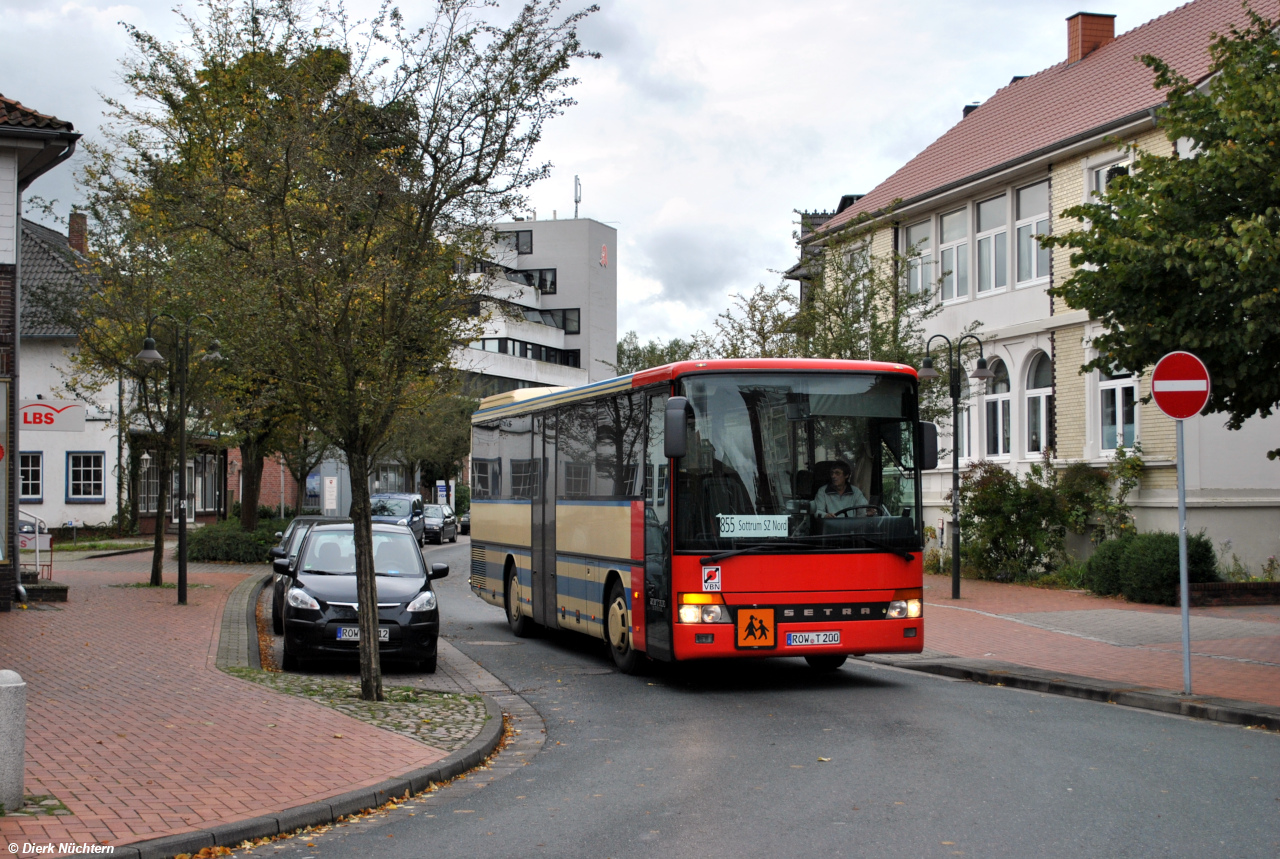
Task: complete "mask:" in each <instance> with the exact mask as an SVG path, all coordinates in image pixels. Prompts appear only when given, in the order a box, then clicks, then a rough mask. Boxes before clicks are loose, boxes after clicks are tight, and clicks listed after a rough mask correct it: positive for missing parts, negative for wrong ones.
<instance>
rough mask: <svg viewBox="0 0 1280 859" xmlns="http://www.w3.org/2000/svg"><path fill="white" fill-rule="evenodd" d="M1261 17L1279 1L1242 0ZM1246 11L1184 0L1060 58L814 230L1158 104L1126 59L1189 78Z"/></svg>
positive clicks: (1219, 0)
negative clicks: (1071, 57) (1070, 58)
mask: <svg viewBox="0 0 1280 859" xmlns="http://www.w3.org/2000/svg"><path fill="white" fill-rule="evenodd" d="M1251 5H1252V7H1253V9H1254V10H1255V11H1256V12H1258V14H1260V15H1262V16H1263V17H1266V18H1269V19H1272V20H1274V19H1276V18H1277V17H1280V0H1252V4H1251ZM1233 24H1234V25H1236V26H1240V27H1243V26H1245V25H1247V24H1248V17H1247V15H1246V13H1245V11H1244V8H1243V6H1242V3H1241V0H1193V2H1190V3H1187V4H1186V5H1185V6H1180V7H1178V8H1177V9H1174V10H1173V11H1171V12H1169V13H1167V14H1165V15H1162V16H1160V17H1159V18H1156V19H1154V20H1152V21H1148V22H1147V23H1146V24H1143V25H1142V26H1140V27H1137V28H1135V29H1133V30H1130V31H1129V32H1127V33H1125V34H1123V35H1121V36H1119V37H1117V38H1116V40H1115V41H1114V42H1111V43H1109V44H1107V45H1104V46H1103V47H1101V48H1099V49H1098V50H1096V51H1094V52H1093V53H1091V54H1089V55H1088V56H1087V57H1085V58H1084V59H1083V60H1080V61H1079V62H1077V63H1074V64H1072V65H1068V64H1067V63H1066V61H1065V60H1064V61H1063V62H1061V63H1058V64H1057V65H1056V66H1050V67H1049V68H1047V69H1045V70H1044V71H1042V72H1040V73H1039V74H1036V75H1032V76H1030V77H1027V78H1023V79H1022V80H1018V81H1015V82H1013V83H1011V84H1009V85H1008V86H1006V87H1003V88H1001V89H1000V90H998V91H997V92H996V93H995V95H993V96H991V98H989V99H988V100H987V101H986V102H984V103H983V104H982V105H981V106H980V107H979V108H978V109H977V110H975V111H973V112H972V113H970V114H969V115H968V116H966V117H964V118H963V119H962V120H960V122H959V123H957V124H956V125H955V126H954V127H952V129H951V130H950V131H948V132H947V133H946V134H944V135H942V136H941V137H939V138H938V139H937V140H935V141H934V142H933V143H931V144H930V145H929V146H928V148H926V149H925V150H924V151H923V152H921V153H920V154H919V155H917V156H916V157H915V158H913V159H911V160H910V161H908V162H907V163H906V164H904V165H903V166H902V167H901V168H900V169H899V170H898V171H897V172H896V173H894V174H893V175H892V176H890V177H889V178H888V179H886V180H885V181H884V182H882V183H880V184H879V185H878V186H876V188H874V189H873V190H872V191H871V192H870V193H869V194H867V195H866V196H865V197H863V198H862V199H860V200H858V201H857V203H855V204H854V205H852V206H850V207H849V208H848V209H846V210H844V211H843V212H841V213H840V214H839V215H836V216H835V217H834V218H832V219H831V220H829V221H827V222H826V223H825V224H824V225H823V226H822V228H821V229H820V230H819V231H818V232H820V233H821V232H827V231H830V230H832V229H835V228H838V227H839V226H840V225H841V224H845V223H847V222H849V221H850V220H852V219H854V218H856V217H857V216H859V215H862V214H864V213H867V212H876V211H880V210H882V209H884V208H885V207H886V206H888V205H890V204H891V203H893V201H894V200H897V199H902V200H910V199H912V198H915V197H920V196H922V195H926V194H928V193H929V192H931V191H934V190H937V189H941V188H944V187H946V186H948V185H952V184H954V183H958V182H961V181H963V180H965V179H967V178H970V177H975V176H977V175H978V174H981V173H983V172H985V171H988V170H992V169H995V168H998V167H1001V166H1003V165H1011V164H1014V163H1016V162H1017V161H1018V160H1020V159H1022V158H1026V157H1027V156H1029V155H1031V154H1032V153H1035V152H1039V151H1042V150H1044V149H1047V148H1050V147H1052V146H1053V145H1054V144H1057V143H1060V142H1063V141H1066V140H1069V139H1070V138H1072V137H1075V136H1077V135H1080V134H1084V133H1086V132H1089V131H1091V130H1094V129H1100V128H1103V127H1105V126H1106V125H1107V124H1108V123H1111V122H1114V121H1116V120H1120V119H1123V118H1125V117H1128V116H1132V115H1134V114H1137V113H1140V112H1141V111H1144V110H1147V109H1149V108H1152V107H1156V106H1158V105H1160V104H1161V103H1163V101H1164V96H1163V95H1162V94H1161V93H1160V92H1159V91H1157V90H1155V89H1154V88H1153V87H1152V82H1153V80H1154V75H1153V74H1152V72H1151V70H1150V69H1148V68H1147V67H1146V66H1144V65H1143V64H1142V63H1140V62H1139V61H1138V60H1137V59H1136V58H1137V57H1141V56H1143V55H1144V54H1153V55H1155V56H1158V57H1160V58H1161V59H1163V60H1165V61H1166V62H1168V63H1169V64H1170V65H1171V66H1172V67H1173V68H1174V69H1176V70H1177V71H1179V72H1181V73H1182V74H1183V75H1185V76H1186V77H1187V78H1189V79H1191V80H1193V81H1200V80H1201V79H1203V78H1204V77H1206V76H1207V75H1208V72H1209V64H1210V58H1209V52H1208V47H1209V43H1210V40H1211V39H1212V36H1213V34H1214V33H1225V32H1227V31H1228V30H1229V29H1230V27H1231V25H1233Z"/></svg>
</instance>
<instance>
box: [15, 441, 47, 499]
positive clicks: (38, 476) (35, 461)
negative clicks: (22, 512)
mask: <svg viewBox="0 0 1280 859" xmlns="http://www.w3.org/2000/svg"><path fill="white" fill-rule="evenodd" d="M18 481H19V489H18V493H19V496H20V497H21V500H23V501H26V502H27V503H29V504H39V503H40V502H41V501H43V500H44V454H43V453H23V454H19V456H18Z"/></svg>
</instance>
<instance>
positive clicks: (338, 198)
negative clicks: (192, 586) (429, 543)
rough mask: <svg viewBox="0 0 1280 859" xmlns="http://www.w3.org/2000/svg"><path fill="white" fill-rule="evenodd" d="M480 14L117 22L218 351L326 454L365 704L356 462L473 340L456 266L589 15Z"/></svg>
mask: <svg viewBox="0 0 1280 859" xmlns="http://www.w3.org/2000/svg"><path fill="white" fill-rule="evenodd" d="M489 5H490V4H481V3H476V4H472V3H470V2H467V0H438V2H437V5H436V8H435V16H434V18H433V19H432V20H431V22H429V23H428V24H427V25H426V26H425V27H424V28H422V29H420V30H414V29H411V28H409V27H408V26H407V25H406V24H405V23H404V21H403V20H402V19H401V17H400V15H399V14H398V12H396V11H394V10H387V9H386V8H385V7H384V9H383V12H382V13H381V14H379V15H378V16H377V17H376V18H375V19H374V20H373V21H372V22H371V23H370V24H369V25H368V26H367V27H365V28H364V29H357V28H354V27H352V26H350V25H349V24H348V22H347V21H346V19H345V17H343V15H342V14H341V11H340V10H339V11H338V12H334V11H332V10H330V9H328V8H327V7H323V6H322V7H320V9H319V10H318V11H316V12H314V13H311V12H304V11H303V8H302V6H301V4H300V3H296V2H293V0H275V2H263V3H261V4H260V5H259V6H258V7H257V8H256V9H255V8H254V7H253V6H251V5H248V4H244V3H237V2H234V0H205V3H204V6H203V8H204V9H205V13H206V15H205V20H202V21H197V20H195V19H194V18H188V19H186V20H187V23H188V26H189V28H190V31H191V35H190V38H189V39H188V40H187V41H186V42H185V43H183V44H177V45H166V44H163V43H161V42H159V41H158V40H156V39H154V38H152V37H150V36H148V35H146V34H144V33H141V32H139V31H136V30H131V31H130V34H131V36H132V38H133V44H134V47H135V49H136V51H137V54H138V56H137V58H136V60H135V61H134V62H133V63H132V65H131V67H130V69H129V71H128V74H127V77H126V80H127V82H128V83H129V84H130V86H131V88H132V90H133V92H132V95H133V96H134V101H133V102H132V103H130V104H124V103H120V102H117V103H115V104H114V115H115V116H116V118H117V120H118V121H121V122H126V123H129V124H130V125H131V126H132V130H131V132H130V136H129V137H127V138H126V139H124V140H123V141H121V142H122V143H123V144H124V145H125V146H126V148H127V149H128V150H129V151H130V152H131V153H132V155H133V159H134V161H135V163H137V164H138V165H139V171H140V174H141V175H142V176H143V177H144V178H145V181H146V182H147V183H148V185H149V187H150V188H151V189H152V190H153V192H154V195H155V198H156V206H157V208H158V209H159V210H160V211H162V212H164V213H165V217H166V218H167V219H168V221H169V223H171V224H172V229H173V230H174V231H175V232H178V233H182V234H191V235H195V236H198V237H199V238H198V239H194V240H193V241H199V242H200V243H201V244H202V245H205V246H208V247H212V248H216V249H217V251H218V255H219V259H220V260H224V261H225V262H223V263H222V266H223V267H224V268H227V267H229V268H233V269H234V270H235V271H236V272H237V280H236V281H235V282H234V289H233V290H227V289H226V288H225V287H224V288H223V289H222V290H221V291H220V293H219V295H220V298H221V300H222V302H223V306H222V308H221V310H222V314H223V318H224V319H227V320H231V319H234V321H235V322H234V325H232V324H230V322H229V321H228V324H227V326H226V329H227V331H228V339H229V340H231V342H230V343H229V344H228V345H229V351H231V352H233V353H234V354H236V355H237V356H238V359H239V360H240V361H241V362H242V363H247V364H251V365H252V366H254V367H256V368H260V369H261V370H262V372H264V373H265V374H267V375H269V376H271V377H273V378H278V379H280V380H281V381H282V382H283V383H284V384H285V386H286V387H287V388H288V390H289V392H290V395H291V397H292V398H293V399H294V400H295V401H296V402H299V403H305V404H306V406H307V407H306V410H305V411H306V414H308V415H310V416H311V420H312V421H314V425H315V427H316V429H318V430H319V431H320V432H321V433H322V434H323V435H324V437H325V438H327V439H328V440H329V441H330V442H332V443H333V444H334V446H335V447H337V448H338V449H340V450H341V451H342V453H343V456H344V458H345V461H346V463H347V466H348V469H349V471H350V476H351V487H352V504H351V518H352V521H353V523H354V531H355V547H356V578H357V592H358V599H359V612H358V614H359V624H360V629H361V640H360V667H361V695H362V697H364V698H365V699H370V700H381V699H382V697H383V694H382V676H381V667H380V664H379V661H378V646H377V628H378V620H377V607H376V606H377V596H376V593H377V590H376V580H375V578H374V574H373V550H372V527H371V520H370V501H369V480H370V476H371V470H372V467H373V465H374V463H375V462H376V460H377V458H378V457H379V456H380V455H382V454H384V453H386V452H388V451H389V450H390V448H389V443H390V441H391V438H392V430H393V428H394V426H395V424H396V422H397V420H398V419H399V418H400V417H401V416H402V414H404V413H405V412H406V411H408V412H413V411H420V410H422V409H423V408H424V407H425V405H426V404H425V403H424V402H423V399H422V398H423V396H425V395H427V394H428V393H429V392H431V391H432V390H433V386H431V385H430V384H428V383H427V380H429V378H430V377H431V375H432V374H433V373H436V372H438V371H440V370H442V369H444V368H447V367H448V366H449V364H450V361H451V359H452V355H453V352H454V350H455V348H456V347H458V346H459V345H460V344H461V343H464V342H466V341H468V340H470V339H473V338H474V337H475V336H477V333H478V332H477V331H476V327H477V326H476V320H475V318H474V317H472V316H471V315H470V312H471V309H472V307H473V305H474V300H475V293H476V284H475V283H473V282H472V280H471V279H470V278H469V276H468V275H466V274H465V273H463V271H462V269H463V267H462V266H458V265H457V261H458V260H459V259H468V258H472V257H475V256H478V255H479V253H480V248H481V247H482V244H483V227H484V226H485V225H486V224H489V223H492V222H493V221H495V220H497V218H498V217H499V216H500V215H502V214H505V213H508V212H510V211H512V210H514V209H517V208H518V207H519V206H521V205H523V201H524V194H525V192H526V191H527V189H528V188H529V187H530V186H531V185H532V184H533V183H534V182H536V181H537V180H538V179H541V178H543V177H544V176H546V175H547V172H548V167H547V165H543V164H538V163H536V162H534V161H533V157H532V155H533V150H534V147H535V146H536V144H537V143H538V141H539V139H540V137H541V133H542V129H543V126H544V124H545V123H546V122H547V121H548V120H549V119H550V118H552V117H553V116H555V115H557V114H558V113H560V112H561V111H562V110H563V109H565V108H566V107H567V106H568V105H569V104H571V103H572V101H571V99H569V98H568V97H567V95H566V90H567V88H568V87H570V86H571V85H572V84H573V83H575V82H576V81H575V79H573V78H572V77H569V76H568V75H567V70H568V67H569V64H570V62H571V61H572V60H574V59H576V58H580V57H584V56H587V54H586V53H585V52H584V51H583V50H582V49H581V47H580V44H579V41H578V36H577V25H578V24H579V22H580V21H581V20H582V19H583V18H584V16H585V15H587V14H588V13H589V12H590V11H593V10H594V7H592V8H590V9H587V10H585V11H583V12H579V13H575V14H570V15H567V16H565V17H563V18H559V17H558V15H559V12H558V9H559V3H558V2H557V0H528V2H526V3H525V4H524V6H523V7H522V8H521V9H520V10H519V12H518V14H517V15H516V17H515V19H514V20H513V21H512V22H511V23H510V24H509V25H507V26H505V27H499V26H495V25H491V24H489V23H487V22H485V21H483V20H481V19H480V18H479V14H480V12H481V11H482V10H483V9H484V8H487V7H489ZM134 104H137V105H140V106H136V107H135V106H134ZM233 336H234V339H232V337H233Z"/></svg>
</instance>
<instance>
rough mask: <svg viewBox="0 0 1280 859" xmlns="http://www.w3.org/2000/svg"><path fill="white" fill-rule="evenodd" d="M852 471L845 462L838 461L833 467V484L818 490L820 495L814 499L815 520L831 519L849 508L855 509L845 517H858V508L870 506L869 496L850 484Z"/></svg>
mask: <svg viewBox="0 0 1280 859" xmlns="http://www.w3.org/2000/svg"><path fill="white" fill-rule="evenodd" d="M851 472H852V469H850V468H849V463H847V462H844V461H843V460H840V461H837V462H836V463H835V465H833V466H831V482H830V483H828V484H827V485H826V486H824V487H822V488H821V489H819V490H818V494H817V495H816V496H814V499H813V515H814V518H815V519H831V518H834V517H835V515H836V514H837V513H840V511H842V510H846V509H848V508H854V509H852V510H849V512H848V513H845V514H844V515H845V516H857V515H859V511H858V510H857V508H859V507H866V506H868V502H867V496H865V495H863V494H862V490H861V489H859V488H858V487H856V486H854V485H853V484H851V483H850V482H849V475H850V473H851Z"/></svg>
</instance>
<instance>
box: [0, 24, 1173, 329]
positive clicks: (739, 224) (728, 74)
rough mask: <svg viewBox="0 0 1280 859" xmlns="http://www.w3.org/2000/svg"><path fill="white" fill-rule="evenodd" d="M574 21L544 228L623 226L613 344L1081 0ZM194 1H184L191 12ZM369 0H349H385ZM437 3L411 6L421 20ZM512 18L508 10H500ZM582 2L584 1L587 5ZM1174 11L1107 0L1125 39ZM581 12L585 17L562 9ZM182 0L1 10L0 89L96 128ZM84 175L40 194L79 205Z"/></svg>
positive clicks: (908, 149) (763, 274)
mask: <svg viewBox="0 0 1280 859" xmlns="http://www.w3.org/2000/svg"><path fill="white" fill-rule="evenodd" d="M598 2H599V5H600V7H601V10H600V11H599V12H598V13H596V14H595V15H593V16H591V18H590V19H589V21H588V22H587V23H586V24H585V25H584V26H583V27H582V29H581V34H582V38H583V42H584V45H585V46H586V47H587V48H589V49H591V50H597V51H600V52H601V53H602V54H603V58H602V59H600V60H594V61H584V62H583V63H581V64H580V66H579V68H578V69H577V73H578V75H579V76H580V77H581V79H582V83H581V85H580V86H578V87H577V88H576V91H575V93H574V94H575V97H576V98H577V100H578V102H579V104H578V105H577V106H576V107H574V108H572V109H571V110H570V111H569V112H568V113H567V114H566V115H565V116H563V117H561V118H559V119H558V120H556V121H555V122H553V123H552V124H551V125H550V126H549V127H548V129H547V133H546V135H545V137H544V140H543V143H542V148H541V155H542V157H543V158H544V159H545V160H548V161H550V162H552V163H553V164H554V170H553V172H552V175H551V178H550V179H549V180H547V181H546V182H545V183H543V184H542V185H540V186H539V187H538V188H537V189H536V190H535V191H534V193H533V195H532V201H531V203H532V207H533V208H534V209H535V210H536V212H537V216H538V217H539V218H550V217H552V214H553V212H555V213H557V214H558V215H559V216H560V217H568V216H571V215H572V213H573V177H574V176H575V175H577V176H580V177H581V180H582V186H583V199H582V205H581V208H580V213H581V214H582V216H584V217H590V218H595V219H596V220H599V221H604V222H605V223H608V224H611V225H612V226H614V227H616V228H617V230H618V243H619V248H618V253H617V257H618V259H617V263H618V266H619V293H620V294H619V300H618V314H619V333H622V332H625V331H627V330H629V329H634V330H636V331H638V332H639V333H640V335H641V336H642V337H645V338H648V337H664V338H666V337H672V336H678V335H687V334H689V333H691V332H693V331H695V330H697V329H699V328H705V327H707V326H708V325H709V324H710V322H711V320H712V319H714V318H715V315H716V314H717V313H718V312H720V311H721V310H722V309H724V308H725V307H726V306H727V305H728V303H729V296H730V295H731V294H732V293H734V292H738V291H743V290H749V289H750V288H751V287H752V286H754V285H755V284H756V283H760V282H767V283H773V282H776V281H777V280H778V275H777V274H776V272H777V271H779V270H782V269H785V268H787V267H788V266H789V265H790V264H791V263H792V262H793V261H794V258H795V246H794V244H793V241H792V233H793V231H794V230H795V227H796V224H795V220H796V216H795V214H794V211H795V210H797V209H799V210H822V209H831V208H833V207H834V206H835V204H836V203H837V202H838V201H839V198H840V195H842V194H846V193H856V192H866V191H868V190H870V189H871V188H873V187H874V186H875V185H877V184H878V183H879V182H880V181H881V180H883V179H884V178H885V177H886V176H888V175H889V174H890V173H892V172H893V171H894V170H895V169H897V167H899V166H900V165H901V164H902V163H903V162H904V161H906V160H907V159H909V158H911V157H912V156H913V155H915V154H916V153H917V152H919V151H920V150H921V149H923V148H924V147H925V146H926V145H928V144H929V143H930V142H931V141H932V140H933V139H935V138H936V137H938V136H939V135H940V134H942V133H943V132H944V131H946V130H947V129H948V128H950V127H951V126H952V125H954V124H955V123H956V122H958V121H959V120H960V116H961V108H962V107H963V105H965V104H968V103H970V102H975V101H982V100H984V99H986V98H987V97H988V96H990V95H991V93H993V92H995V90H996V89H998V88H999V87H1001V86H1004V85H1005V84H1007V83H1008V82H1009V79H1010V78H1011V77H1012V76H1013V75H1019V74H1031V73H1034V72H1037V71H1039V70H1041V69H1043V68H1046V67H1048V66H1050V65H1053V64H1054V63H1057V62H1060V61H1061V60H1062V59H1064V58H1065V56H1066V51H1067V33H1066V30H1067V27H1066V22H1065V19H1066V17H1067V16H1068V15H1071V14H1073V13H1075V12H1078V11H1081V9H1082V8H1086V7H1082V6H1081V4H1080V2H1079V0H1036V2H1032V3H1028V2H1026V0H968V2H964V0H961V2H957V0H899V2H896V3H890V2H884V0H789V2H779V0H598ZM191 5H192V4H188V8H190V7H191ZM372 5H373V3H372V2H368V0H348V7H349V8H352V9H355V10H360V9H362V8H371V7H372ZM426 5H427V0H412V2H405V3H403V4H402V8H403V9H404V10H405V12H406V14H407V17H409V18H410V19H411V20H412V18H413V16H414V10H415V9H416V10H421V9H424V8H426ZM505 5H507V6H508V7H509V6H510V2H509V0H508V2H507V3H506V4H505ZM584 5H585V4H584ZM1178 5H1180V3H1179V2H1177V0H1105V2H1102V3H1095V4H1092V5H1089V6H1088V7H1087V11H1091V12H1100V13H1114V14H1115V15H1116V32H1117V33H1122V32H1124V31H1126V30H1130V29H1132V28H1134V27H1136V26H1138V25H1140V24H1142V23H1144V22H1146V21H1148V20H1150V19H1151V18H1153V17H1156V16H1158V15H1162V14H1164V13H1165V12H1168V11H1169V10H1171V9H1173V8H1175V7H1176V6H1178ZM566 6H567V7H568V8H575V6H576V4H575V3H574V2H572V0H569V1H568V2H567V3H566ZM173 7H174V3H173V2H172V0H133V2H125V3H112V2H108V0H68V2H59V0H0V27H2V28H3V31H4V33H5V40H4V41H5V50H4V51H2V52H0V93H3V94H4V95H6V96H7V97H9V98H16V99H18V100H19V101H21V102H23V103H24V104H26V105H27V106H29V107H32V108H34V109H36V110H39V111H41V112H43V113H52V114H54V115H56V116H58V117H60V118H63V119H68V120H71V121H72V122H73V123H75V127H76V129H77V130H78V131H82V132H84V133H86V134H87V135H89V136H91V137H92V136H93V135H94V134H95V132H96V129H97V125H98V123H99V121H100V118H101V114H102V103H101V98H100V95H99V94H100V93H105V94H117V95H118V94H121V93H122V88H121V85H120V83H119V76H118V70H119V60H120V57H121V56H123V54H124V52H125V50H126V42H125V37H124V32H123V29H122V27H121V26H120V23H119V22H122V21H124V22H128V23H130V24H134V25H136V26H139V27H141V28H142V29H144V30H146V31H149V32H151V33H154V34H156V35H158V36H161V37H164V38H168V39H172V38H176V37H178V36H180V35H181V31H180V29H179V21H178V18H177V16H176V15H175V14H174V13H173V11H172V9H173ZM74 172H75V171H74V170H73V169H67V168H65V167H63V168H59V169H58V170H55V171H54V172H52V173H49V174H46V175H45V176H44V177H42V178H41V179H40V180H38V181H37V182H36V183H35V184H34V185H33V186H32V187H31V190H30V192H29V193H33V194H38V195H40V196H42V197H45V198H47V199H56V200H57V201H58V203H57V207H56V208H57V210H58V212H59V213H60V214H62V215H63V216H65V214H66V212H67V211H68V210H69V208H70V206H71V204H72V203H73V202H74V201H75V200H76V198H77V195H76V189H75V184H74Z"/></svg>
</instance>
